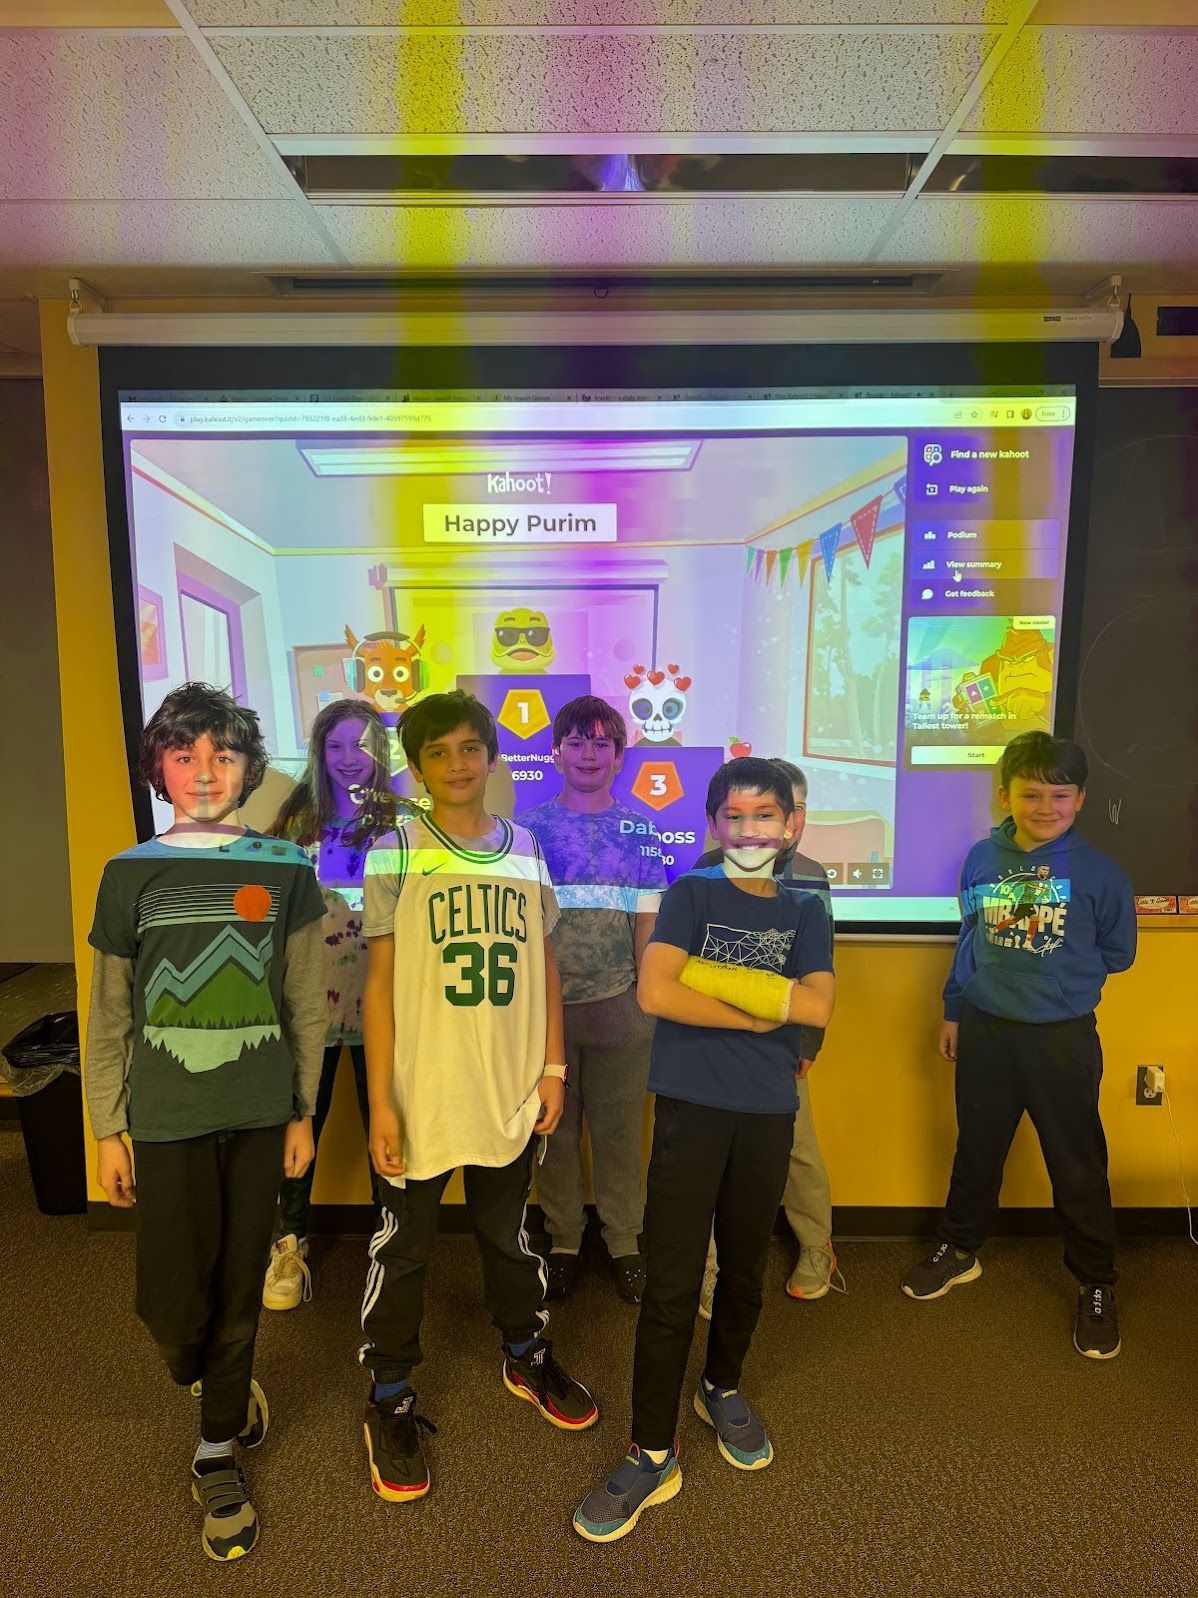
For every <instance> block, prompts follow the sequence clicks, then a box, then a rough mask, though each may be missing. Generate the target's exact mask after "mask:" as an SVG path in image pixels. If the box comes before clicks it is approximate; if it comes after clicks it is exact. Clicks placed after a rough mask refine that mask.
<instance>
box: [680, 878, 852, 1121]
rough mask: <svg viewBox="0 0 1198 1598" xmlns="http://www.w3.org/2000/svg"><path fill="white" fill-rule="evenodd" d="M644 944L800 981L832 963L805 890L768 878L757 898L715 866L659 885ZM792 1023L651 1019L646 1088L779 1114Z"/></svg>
mask: <svg viewBox="0 0 1198 1598" xmlns="http://www.w3.org/2000/svg"><path fill="white" fill-rule="evenodd" d="M652 942H654V943H668V944H670V945H672V946H673V947H674V948H676V949H685V950H686V952H687V953H688V954H694V955H698V956H700V957H701V958H702V959H704V960H712V961H715V962H716V963H718V964H720V965H729V966H742V967H744V968H746V969H747V970H751V971H774V972H776V973H777V974H778V975H779V976H784V977H791V978H800V977H805V976H809V975H810V974H811V973H812V972H813V971H831V970H832V940H831V934H830V930H829V925H828V912H827V911H826V910H825V909H824V907H823V905H822V904H821V903H820V901H819V899H818V898H817V896H816V895H815V894H814V893H808V892H805V891H804V890H802V889H798V888H788V887H786V886H785V885H784V884H781V883H780V884H779V885H778V892H777V894H776V895H772V896H770V897H765V896H763V895H760V894H755V893H748V892H746V890H745V889H744V888H738V887H737V886H736V884H735V883H734V882H731V881H730V880H729V879H728V877H727V876H726V875H725V873H724V869H723V867H722V866H710V867H707V868H706V869H703V870H700V871H691V872H688V873H687V875H686V876H684V877H679V878H678V880H677V881H676V882H675V883H674V884H673V885H672V887H670V888H669V889H667V891H666V894H665V896H664V898H663V899H662V901H661V909H660V910H659V911H658V914H657V925H656V927H655V928H654V931H653V938H652ZM801 1037H802V1028H801V1027H800V1026H797V1025H787V1026H781V1027H778V1028H777V1029H776V1030H775V1031H773V1032H736V1031H733V1030H731V1029H730V1028H726V1027H706V1026H686V1025H684V1024H683V1023H682V1022H680V1021H666V1020H663V1019H659V1020H658V1022H657V1030H656V1031H655V1033H654V1035H653V1056H652V1064H651V1066H650V1072H649V1086H650V1088H651V1089H652V1091H653V1092H654V1093H664V1094H666V1095H668V1097H670V1098H674V1099H686V1100H687V1101H688V1102H689V1103H692V1104H709V1105H711V1106H712V1107H713V1108H715V1109H721V1110H744V1111H749V1112H751V1113H756V1114H760V1115H785V1114H788V1113H789V1112H790V1111H792V1110H794V1109H796V1108H797V1106H798V1091H797V1085H796V1082H795V1069H796V1067H797V1065H798V1063H799V1056H800V1045H801Z"/></svg>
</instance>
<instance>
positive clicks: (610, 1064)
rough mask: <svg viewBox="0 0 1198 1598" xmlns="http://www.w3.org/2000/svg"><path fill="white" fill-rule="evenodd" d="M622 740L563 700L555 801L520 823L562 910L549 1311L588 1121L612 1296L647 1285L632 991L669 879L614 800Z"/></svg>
mask: <svg viewBox="0 0 1198 1598" xmlns="http://www.w3.org/2000/svg"><path fill="white" fill-rule="evenodd" d="M627 742H628V731H627V728H626V727H625V725H624V720H623V717H622V716H621V715H620V714H619V712H618V711H616V710H613V709H612V707H611V706H610V705H609V704H608V703H607V701H606V700H605V699H598V698H596V697H595V696H593V695H591V694H584V695H583V696H582V697H580V698H578V699H572V700H570V702H569V703H568V704H565V705H563V706H562V708H561V709H560V710H559V711H558V713H557V715H556V716H555V717H554V718H553V761H554V765H555V766H556V767H557V769H558V771H560V772H561V775H562V790H561V793H560V794H558V795H557V797H556V798H554V799H550V800H548V801H547V802H546V803H545V804H542V805H538V806H537V807H536V808H535V809H533V810H526V811H524V813H523V814H522V816H521V818H520V819H521V820H522V821H523V823H524V825H525V826H526V827H527V828H528V830H529V831H530V832H531V833H532V834H533V836H534V837H535V838H536V840H537V842H538V843H539V844H540V846H541V849H542V851H543V852H544V855H545V862H546V864H547V865H548V867H549V875H550V876H551V878H552V879H553V884H554V888H555V890H556V893H557V899H558V903H559V905H560V906H561V910H562V915H561V920H560V921H559V922H558V924H557V926H556V928H555V929H554V933H553V939H552V943H553V954H554V958H555V959H556V961H557V966H558V970H559V971H560V972H561V980H562V1000H563V1015H564V1020H565V1043H566V1065H567V1067H568V1069H569V1076H568V1079H567V1082H566V1107H565V1110H564V1112H563V1114H562V1119H561V1122H560V1124H559V1126H558V1129H557V1131H556V1132H555V1133H554V1135H553V1137H552V1138H550V1139H549V1141H548V1144H547V1145H546V1150H545V1159H544V1161H543V1163H542V1165H541V1167H540V1170H539V1171H538V1172H537V1197H538V1198H539V1199H540V1201H541V1207H542V1209H543V1210H544V1212H545V1223H546V1227H547V1230H548V1232H549V1236H550V1238H551V1239H552V1241H553V1248H552V1251H551V1253H550V1255H549V1258H548V1260H547V1261H546V1264H547V1266H548V1270H549V1287H548V1291H547V1292H546V1294H545V1296H546V1298H547V1299H563V1298H565V1297H566V1295H567V1294H568V1293H569V1292H570V1290H571V1289H572V1288H573V1286H574V1284H575V1282H576V1280H577V1278H578V1269H579V1250H580V1249H581V1247H582V1235H583V1230H584V1227H585V1225H586V1211H585V1208H584V1205H583V1172H582V1154H581V1150H580V1147H579V1144H580V1141H581V1138H582V1118H583V1116H584V1115H585V1116H586V1120H587V1127H588V1129H589V1131H590V1135H591V1155H592V1162H593V1166H594V1180H595V1207H596V1209H597V1210H598V1212H599V1219H600V1220H601V1221H602V1223H603V1240H604V1242H605V1243H606V1244H607V1250H608V1254H609V1256H610V1258H611V1266H612V1275H613V1277H614V1279H615V1284H616V1291H617V1293H618V1294H619V1295H620V1297H621V1298H622V1299H624V1300H625V1302H627V1303H629V1304H639V1303H640V1300H641V1294H642V1292H643V1291H644V1285H645V1261H644V1256H643V1255H642V1254H641V1253H640V1232H641V1227H642V1225H643V1223H644V1214H645V1200H644V1177H643V1163H644V1162H643V1159H642V1155H641V1123H642V1118H643V1114H644V1104H645V1089H646V1086H647V1084H648V1080H649V1044H650V1041H651V1039H652V1037H653V1023H652V1021H650V1020H649V1019H648V1018H647V1017H646V1015H645V1014H644V1012H643V1011H642V1009H641V1007H640V1005H639V1004H638V1003H637V1002H636V980H637V974H638V972H639V970H640V964H641V957H642V955H643V954H644V951H645V946H646V945H647V944H648V942H649V937H650V934H651V933H652V931H653V923H654V921H655V919H656V917H657V907H658V905H659V904H660V903H661V896H662V893H663V892H664V891H665V887H666V876H665V867H664V865H663V864H662V859H661V847H660V844H659V842H658V838H657V834H656V832H655V831H654V829H653V827H652V826H651V824H650V823H648V822H646V821H645V820H644V818H643V817H642V816H640V815H637V814H635V813H634V812H633V811H631V810H629V809H628V808H627V807H626V806H624V805H621V804H618V803H617V802H616V801H615V800H614V799H613V798H612V794H611V785H612V781H613V780H614V778H615V776H616V774H617V773H618V772H619V770H620V767H621V765H622V764H623V761H624V749H625V745H626V744H627Z"/></svg>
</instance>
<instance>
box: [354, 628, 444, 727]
mask: <svg viewBox="0 0 1198 1598" xmlns="http://www.w3.org/2000/svg"><path fill="white" fill-rule="evenodd" d="M345 641H346V643H347V644H348V645H349V647H350V648H351V649H352V650H353V654H352V655H351V656H350V658H349V659H348V660H347V661H345V662H344V669H345V681H346V685H347V687H348V688H349V691H350V693H353V694H361V695H362V696H363V698H365V699H367V700H369V701H370V703H371V704H372V705H373V706H374V707H375V709H376V710H379V711H381V712H382V714H383V715H384V716H395V717H398V716H401V715H402V714H403V712H404V711H405V710H406V709H407V708H408V706H409V705H410V704H411V703H412V701H413V699H415V698H416V696H417V694H420V693H423V692H424V690H425V689H426V688H427V687H428V671H427V669H426V667H425V663H424V656H423V655H422V654H421V653H420V651H421V648H422V647H423V644H424V628H423V626H421V627H420V629H419V630H418V631H417V632H416V633H414V634H412V635H410V636H409V634H407V633H367V634H366V636H365V637H364V638H362V639H360V640H359V639H357V638H355V637H354V634H353V631H352V629H351V628H349V627H346V629H345Z"/></svg>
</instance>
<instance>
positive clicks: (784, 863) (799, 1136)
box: [696, 757, 838, 1320]
mask: <svg viewBox="0 0 1198 1598" xmlns="http://www.w3.org/2000/svg"><path fill="white" fill-rule="evenodd" d="M770 765H771V766H777V768H778V770H779V771H780V772H781V773H782V775H783V776H784V777H785V778H786V780H787V781H788V782H789V783H790V786H791V792H792V793H793V795H794V806H795V807H794V832H793V835H792V837H791V841H790V844H789V845H788V847H787V848H785V849H780V850H779V851H778V855H777V858H776V860H775V863H774V877H775V880H776V881H778V882H782V883H785V884H786V886H787V887H789V888H801V889H802V890H804V891H805V892H807V893H814V894H815V895H816V896H817V897H818V899H819V900H820V903H821V904H822V905H823V907H824V909H825V910H826V911H827V912H828V926H829V929H830V930H832V931H833V932H834V930H835V928H834V924H833V920H832V890H831V887H830V885H829V882H828V873H827V872H826V871H825V870H824V868H823V866H821V865H820V863H819V861H818V860H812V859H811V858H810V857H809V856H808V855H805V854H800V853H799V841H800V839H801V838H802V836H803V828H804V827H805V826H806V825H807V777H806V774H805V773H804V772H803V771H802V770H801V769H800V768H799V767H798V766H796V765H793V764H792V763H791V762H790V761H789V760H783V759H781V758H779V757H774V758H773V759H771V761H770ZM722 859H723V853H722V851H721V850H719V849H709V850H708V851H707V853H706V854H704V855H701V856H700V857H699V859H698V861H697V862H696V869H698V868H699V867H706V866H715V865H719V864H720V862H721V860H722ZM823 1042H824V1029H823V1028H822V1027H816V1026H805V1027H803V1029H802V1041H801V1043H800V1045H799V1048H800V1053H801V1059H800V1061H799V1079H800V1080H803V1079H804V1078H805V1077H806V1075H807V1073H808V1071H810V1069H811V1067H812V1066H813V1065H814V1064H815V1057H816V1055H817V1054H818V1053H819V1051H820V1049H821V1048H822V1047H823ZM782 1208H783V1210H784V1212H785V1214H786V1219H787V1220H788V1221H789V1223H790V1229H791V1231H792V1232H793V1233H794V1235H795V1241H796V1242H797V1243H798V1245H799V1257H798V1259H797V1261H796V1262H795V1268H794V1270H793V1271H792V1272H791V1273H790V1277H789V1279H788V1281H787V1283H786V1291H787V1292H788V1293H789V1294H790V1296H791V1298H798V1299H804V1300H806V1301H808V1302H810V1301H811V1300H813V1299H819V1298H824V1297H826V1296H827V1293H828V1290H829V1288H830V1287H831V1284H832V1278H833V1275H835V1274H838V1273H837V1266H836V1255H835V1253H834V1251H833V1248H832V1192H831V1188H830V1186H829V1184H828V1172H827V1168H826V1167H825V1165H824V1157H823V1155H822V1154H821V1152H820V1146H819V1139H818V1138H817V1137H816V1134H815V1120H814V1117H813V1116H812V1113H811V1094H810V1091H808V1092H806V1093H800V1094H799V1107H798V1109H797V1110H796V1112H795V1135H794V1143H793V1144H792V1146H791V1151H790V1169H789V1171H788V1173H787V1177H786V1189H785V1191H784V1192H783V1194H782ZM718 1268H719V1266H718V1260H717V1257H716V1247H715V1239H714V1238H713V1239H712V1241H711V1245H710V1247H709V1248H708V1251H707V1268H706V1270H705V1271H704V1272H703V1291H702V1293H701V1294H700V1297H699V1314H700V1315H702V1316H703V1318H704V1320H710V1319H711V1303H712V1299H713V1298H714V1296H715V1282H716V1273H717V1271H718Z"/></svg>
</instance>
